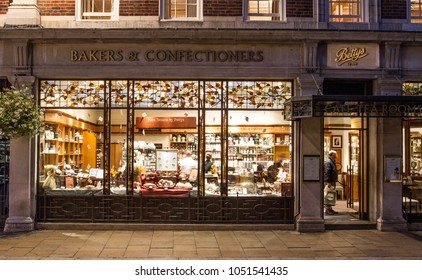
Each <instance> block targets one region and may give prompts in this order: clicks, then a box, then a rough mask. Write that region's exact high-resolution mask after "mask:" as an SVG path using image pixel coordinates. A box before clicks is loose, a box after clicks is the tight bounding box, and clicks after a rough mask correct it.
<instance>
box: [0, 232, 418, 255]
mask: <svg viewBox="0 0 422 280" xmlns="http://www.w3.org/2000/svg"><path fill="white" fill-rule="evenodd" d="M148 259H151V260H156V259H159V260H192V259H195V260H230V259H236V260H266V259H269V260H281V259H282V260H332V259H336V260H422V231H409V232H402V233H401V232H380V231H377V230H327V231H325V232H322V233H299V232H297V231H295V230H266V229H263V230H229V229H227V230H71V229H54V230H51V229H41V230H35V231H32V232H25V233H13V234H11V233H1V234H0V260H148Z"/></svg>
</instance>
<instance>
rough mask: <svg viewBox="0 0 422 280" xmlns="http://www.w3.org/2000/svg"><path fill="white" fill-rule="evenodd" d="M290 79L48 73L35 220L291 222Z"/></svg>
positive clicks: (42, 82)
mask: <svg viewBox="0 0 422 280" xmlns="http://www.w3.org/2000/svg"><path fill="white" fill-rule="evenodd" d="M291 92H292V82H291V81H225V80H221V81H201V80H199V81H198V80H196V81H195V80H193V81H184V80H177V81H175V80H49V79H47V80H44V79H42V80H40V81H39V94H40V105H41V107H42V108H43V109H44V122H45V132H44V134H43V135H41V137H40V148H39V160H38V162H39V166H38V170H39V177H38V178H39V181H38V188H39V190H38V195H37V209H38V211H37V213H38V216H37V218H38V220H39V221H41V222H51V221H79V222H160V223H166V222H171V223H225V222H226V223H293V203H294V201H293V187H292V184H291V174H292V173H291V137H292V136H291V127H290V124H289V122H287V121H285V120H284V118H283V115H282V112H283V106H284V102H285V100H287V99H289V98H290V97H291Z"/></svg>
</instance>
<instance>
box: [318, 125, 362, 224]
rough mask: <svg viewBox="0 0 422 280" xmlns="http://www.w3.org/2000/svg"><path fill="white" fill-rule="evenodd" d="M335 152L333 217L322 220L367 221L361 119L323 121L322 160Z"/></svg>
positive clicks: (327, 216) (326, 216)
mask: <svg viewBox="0 0 422 280" xmlns="http://www.w3.org/2000/svg"><path fill="white" fill-rule="evenodd" d="M330 150H334V151H336V152H337V160H336V165H337V170H338V182H337V183H336V192H337V201H336V205H335V206H334V207H333V209H334V210H335V211H336V212H338V214H336V215H325V219H330V220H344V221H349V222H350V221H359V220H368V218H369V217H368V213H369V211H368V183H367V182H368V178H367V168H368V166H367V120H366V119H363V118H326V119H325V121H324V160H327V159H328V152H329V151H330Z"/></svg>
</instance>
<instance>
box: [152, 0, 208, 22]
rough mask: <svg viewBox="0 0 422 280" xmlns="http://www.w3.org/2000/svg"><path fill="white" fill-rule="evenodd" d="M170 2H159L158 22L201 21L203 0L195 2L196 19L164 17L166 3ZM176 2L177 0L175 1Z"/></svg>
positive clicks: (166, 0)
mask: <svg viewBox="0 0 422 280" xmlns="http://www.w3.org/2000/svg"><path fill="white" fill-rule="evenodd" d="M168 1H170V2H171V0H160V7H159V9H160V20H161V21H202V20H203V0H196V17H179V18H172V17H166V11H167V9H166V2H168ZM176 1H177V0H176Z"/></svg>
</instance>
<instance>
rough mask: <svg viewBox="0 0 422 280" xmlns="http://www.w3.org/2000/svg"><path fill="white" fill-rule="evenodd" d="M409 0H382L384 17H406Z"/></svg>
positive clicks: (382, 15)
mask: <svg viewBox="0 0 422 280" xmlns="http://www.w3.org/2000/svg"><path fill="white" fill-rule="evenodd" d="M406 1H407V0H381V18H382V19H406V17H407V15H406V14H407V2H406Z"/></svg>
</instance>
